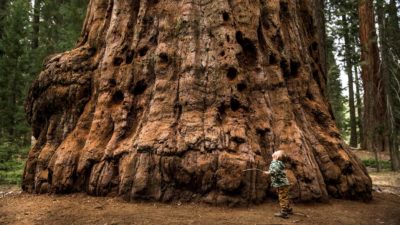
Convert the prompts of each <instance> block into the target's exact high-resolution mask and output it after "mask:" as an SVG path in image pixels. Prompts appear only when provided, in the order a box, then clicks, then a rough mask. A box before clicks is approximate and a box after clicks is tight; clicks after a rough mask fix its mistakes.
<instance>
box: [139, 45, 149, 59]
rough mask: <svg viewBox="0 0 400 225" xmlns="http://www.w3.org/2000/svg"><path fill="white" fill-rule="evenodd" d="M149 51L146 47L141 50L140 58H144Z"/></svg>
mask: <svg viewBox="0 0 400 225" xmlns="http://www.w3.org/2000/svg"><path fill="white" fill-rule="evenodd" d="M148 50H149V48H148V47H147V46H144V47H143V48H141V49H140V50H139V55H140V57H143V56H145V55H146V54H147V51H148Z"/></svg>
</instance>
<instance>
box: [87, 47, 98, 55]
mask: <svg viewBox="0 0 400 225" xmlns="http://www.w3.org/2000/svg"><path fill="white" fill-rule="evenodd" d="M96 52H97V49H96V48H95V47H91V48H89V49H88V55H89V57H92V56H94V55H95V54H96Z"/></svg>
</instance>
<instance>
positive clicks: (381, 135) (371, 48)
mask: <svg viewBox="0 0 400 225" xmlns="http://www.w3.org/2000/svg"><path fill="white" fill-rule="evenodd" d="M359 19H360V44H361V68H362V73H361V75H362V79H363V84H364V121H363V123H364V126H363V127H364V139H363V140H364V142H365V146H366V148H367V149H371V150H373V151H374V152H375V155H376V158H377V159H378V156H379V155H378V153H377V152H378V151H382V150H388V147H389V143H388V138H387V135H388V133H387V125H386V119H387V117H386V115H387V114H386V108H387V104H386V92H385V87H384V81H383V80H382V71H381V66H380V63H381V61H380V58H379V49H378V44H377V37H376V31H375V17H374V8H373V1H372V0H360V1H359ZM378 162H379V161H378ZM379 170H380V167H379V165H378V171H379Z"/></svg>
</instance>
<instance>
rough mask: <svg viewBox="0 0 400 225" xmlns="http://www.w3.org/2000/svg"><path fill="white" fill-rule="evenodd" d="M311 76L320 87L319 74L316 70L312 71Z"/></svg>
mask: <svg viewBox="0 0 400 225" xmlns="http://www.w3.org/2000/svg"><path fill="white" fill-rule="evenodd" d="M312 76H313V78H314V80H315V81H316V82H317V84H318V85H319V86H320V87H321V80H320V79H319V72H318V70H314V71H313V72H312Z"/></svg>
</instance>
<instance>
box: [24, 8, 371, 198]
mask: <svg viewBox="0 0 400 225" xmlns="http://www.w3.org/2000/svg"><path fill="white" fill-rule="evenodd" d="M321 4H322V1H320V0H307V1H306V0H303V1H284V0H281V1H277V0H274V1H271V0H262V1H250V0H247V1H244V0H236V1H234V0H207V1H205V0H198V1H184V0H180V1H166V0H165V1H156V0H142V1H131V0H92V1H90V4H89V7H88V13H87V17H86V21H85V24H84V27H83V33H82V36H81V38H80V40H79V42H78V44H77V46H76V48H75V49H73V50H72V51H70V52H65V53H62V54H59V55H54V56H51V57H49V59H48V61H47V62H46V63H45V69H44V70H43V71H42V73H41V74H40V75H39V77H38V78H37V80H36V81H35V82H34V84H33V86H32V88H31V90H30V93H29V97H28V100H27V105H26V110H27V115H28V119H29V121H30V123H31V125H32V128H33V134H34V136H35V137H36V138H37V139H38V141H37V143H36V145H35V146H33V147H32V149H31V151H30V153H29V159H28V162H27V164H26V168H25V173H24V178H23V184H22V186H23V189H24V190H26V191H28V192H36V193H45V192H56V193H64V192H75V191H84V192H87V193H89V194H93V195H119V196H123V197H124V198H126V199H128V200H133V199H153V200H159V201H170V200H185V201H204V202H209V203H216V204H221V203H228V204H235V203H246V202H247V203H248V202H260V201H262V200H263V199H265V198H266V197H268V195H269V193H270V190H271V187H270V180H269V177H267V176H265V175H264V174H263V173H260V172H259V171H257V170H247V171H244V170H246V169H254V168H258V169H262V170H266V169H267V167H268V166H269V163H270V161H271V154H272V153H273V152H274V151H276V150H278V149H281V150H284V151H285V152H286V153H287V154H288V155H289V156H290V157H291V160H290V161H289V162H288V163H287V174H288V176H289V179H290V181H291V183H292V186H291V194H292V197H293V198H295V199H298V200H318V199H324V198H326V197H327V196H328V195H332V196H335V197H348V198H364V199H370V198H371V180H370V178H369V176H368V174H367V172H366V170H365V168H364V167H363V166H362V164H361V163H360V161H359V160H358V159H357V158H356V157H355V156H354V155H353V154H352V153H351V152H350V151H349V149H348V147H347V146H346V145H345V144H344V143H343V141H342V139H341V138H340V135H339V131H338V129H337V128H336V126H335V123H334V120H333V118H332V113H331V112H330V110H329V106H328V104H327V101H326V99H325V97H324V91H325V88H326V87H325V80H326V74H325V73H326V71H325V52H324V43H323V40H324V29H323V15H322V5H321Z"/></svg>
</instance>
